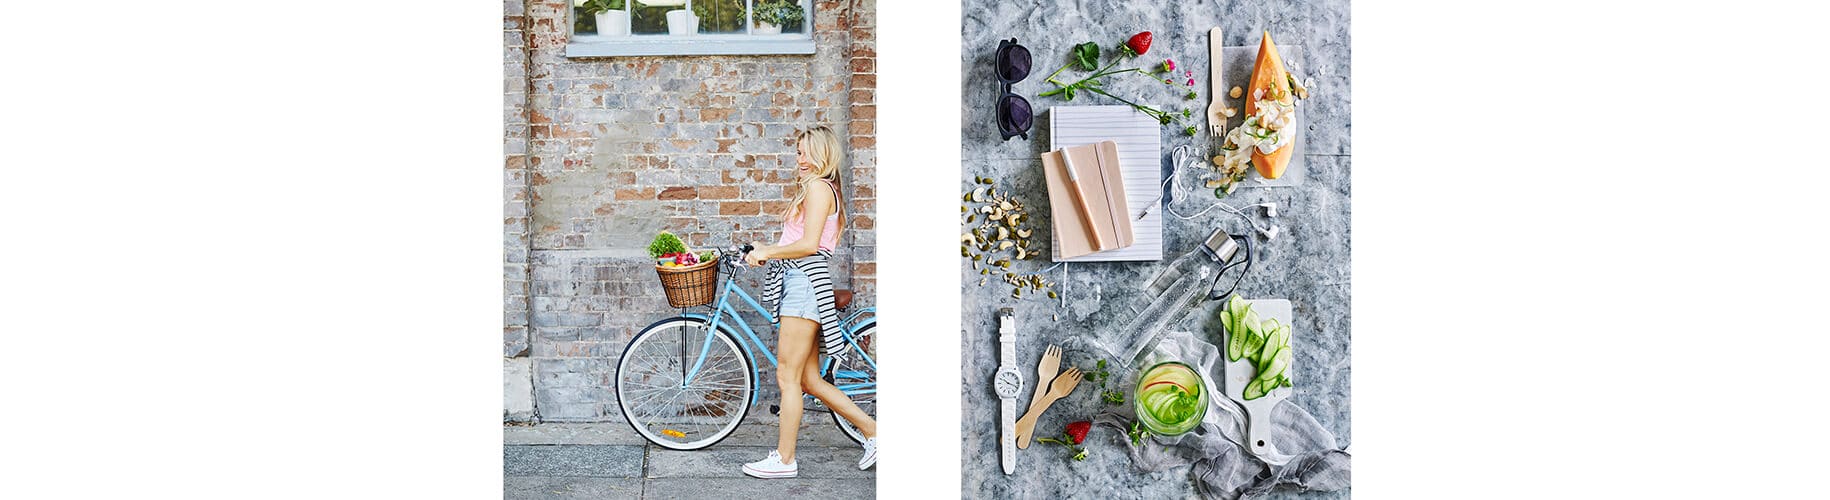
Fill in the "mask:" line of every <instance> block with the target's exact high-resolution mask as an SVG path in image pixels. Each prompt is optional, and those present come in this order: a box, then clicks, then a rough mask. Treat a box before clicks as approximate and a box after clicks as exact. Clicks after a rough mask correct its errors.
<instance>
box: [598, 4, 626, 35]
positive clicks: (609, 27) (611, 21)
mask: <svg viewBox="0 0 1830 500" xmlns="http://www.w3.org/2000/svg"><path fill="white" fill-rule="evenodd" d="M597 34H598V35H602V36H629V11H626V10H610V11H604V12H599V13H597Z"/></svg>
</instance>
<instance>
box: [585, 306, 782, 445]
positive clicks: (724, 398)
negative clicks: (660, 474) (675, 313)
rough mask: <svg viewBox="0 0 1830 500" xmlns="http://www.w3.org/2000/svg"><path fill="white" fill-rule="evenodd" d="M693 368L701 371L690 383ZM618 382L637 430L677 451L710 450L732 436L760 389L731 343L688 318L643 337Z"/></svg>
mask: <svg viewBox="0 0 1830 500" xmlns="http://www.w3.org/2000/svg"><path fill="white" fill-rule="evenodd" d="M682 353H685V354H686V355H685V356H684V357H683V356H682ZM702 353H703V354H702ZM701 358H703V362H701ZM693 365H699V366H700V368H699V371H698V372H697V373H691V374H690V378H689V373H688V369H690V368H691V367H692V366H693ZM616 382H617V387H616V391H617V403H618V405H619V406H620V407H621V408H622V410H623V413H624V416H625V417H626V418H628V419H629V421H630V424H631V426H632V427H634V428H635V429H636V430H637V431H638V432H640V433H641V434H642V435H643V437H646V438H648V439H649V440H650V441H652V442H655V443H656V444H660V445H662V446H666V447H668V448H674V449H696V448H702V447H705V446H710V445H711V443H714V442H716V441H718V440H719V439H722V438H723V437H724V436H725V435H727V434H729V433H730V431H731V430H732V429H734V428H736V426H737V425H738V424H739V423H741V420H742V418H743V416H744V414H745V413H746V412H747V411H748V409H749V403H750V401H749V400H750V391H751V388H752V387H753V383H754V381H753V380H752V372H751V371H750V370H749V362H748V360H747V359H745V358H744V357H743V355H742V354H741V353H739V352H738V347H737V345H736V344H735V343H734V342H733V341H732V340H731V339H730V338H729V337H727V336H724V335H718V334H708V330H707V329H706V325H705V324H704V323H703V322H697V321H693V320H690V319H687V318H681V320H680V321H678V322H675V324H665V325H664V324H657V325H655V326H651V327H649V328H648V329H646V330H644V331H643V332H641V333H639V334H637V335H636V338H635V339H632V340H631V341H630V345H629V347H627V348H626V349H625V350H624V352H623V357H622V360H621V361H619V363H618V370H617V381H616Z"/></svg>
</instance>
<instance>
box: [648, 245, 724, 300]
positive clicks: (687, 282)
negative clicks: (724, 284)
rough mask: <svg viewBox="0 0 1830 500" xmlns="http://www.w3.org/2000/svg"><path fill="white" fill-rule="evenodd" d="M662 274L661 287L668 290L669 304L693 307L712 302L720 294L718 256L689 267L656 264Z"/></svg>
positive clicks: (657, 269)
mask: <svg viewBox="0 0 1830 500" xmlns="http://www.w3.org/2000/svg"><path fill="white" fill-rule="evenodd" d="M654 271H655V273H656V274H659V275H661V289H662V290H663V291H666V292H667V304H668V305H671V306H674V307H693V306H702V305H706V304H710V303H712V299H713V298H715V297H716V296H717V295H718V257H717V256H713V257H712V259H711V260H707V261H704V262H700V263H698V264H695V265H692V266H687V267H665V266H654Z"/></svg>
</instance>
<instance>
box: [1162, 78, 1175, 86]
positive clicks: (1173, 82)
mask: <svg viewBox="0 0 1830 500" xmlns="http://www.w3.org/2000/svg"><path fill="white" fill-rule="evenodd" d="M1175 84H1176V82H1175V80H1170V79H1168V78H1164V79H1163V85H1175Z"/></svg>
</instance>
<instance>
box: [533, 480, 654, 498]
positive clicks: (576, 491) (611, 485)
mask: <svg viewBox="0 0 1830 500" xmlns="http://www.w3.org/2000/svg"><path fill="white" fill-rule="evenodd" d="M641 496H642V480H641V479H639V478H633V477H618V478H605V477H551V476H516V477H507V478H503V479H502V498H504V499H508V500H542V499H551V498H639V497H641Z"/></svg>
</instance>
